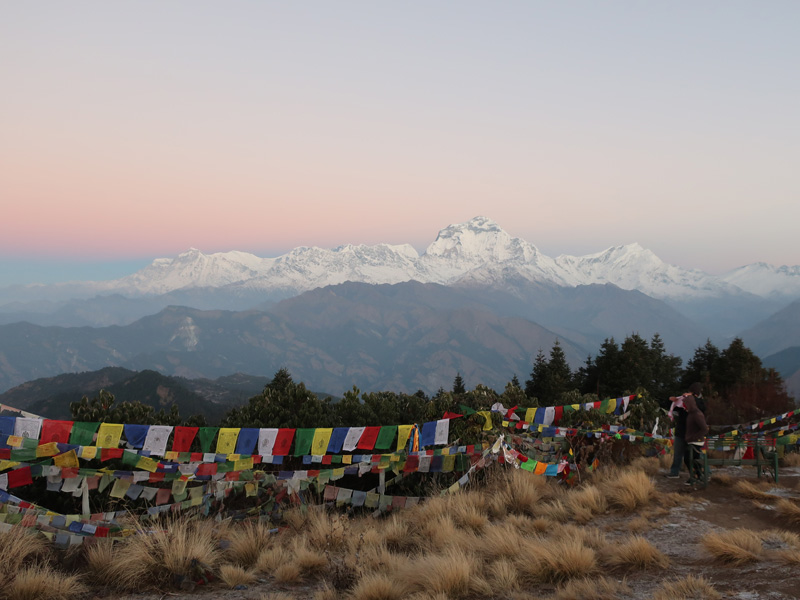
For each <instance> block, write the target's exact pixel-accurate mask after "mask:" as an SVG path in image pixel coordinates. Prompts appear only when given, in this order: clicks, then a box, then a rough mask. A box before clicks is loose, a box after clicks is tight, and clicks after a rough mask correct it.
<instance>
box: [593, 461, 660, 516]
mask: <svg viewBox="0 0 800 600" xmlns="http://www.w3.org/2000/svg"><path fill="white" fill-rule="evenodd" d="M600 489H601V490H602V491H603V493H604V494H605V496H606V498H607V499H608V503H609V504H610V505H611V506H614V507H616V508H619V509H621V510H623V511H626V512H633V511H634V510H636V509H637V508H640V507H642V506H646V505H647V503H648V502H650V499H651V498H652V497H653V496H654V495H655V484H654V483H653V480H652V479H650V478H649V477H648V476H647V475H646V474H645V473H644V471H640V470H624V471H619V470H616V476H615V477H610V478H608V479H604V480H603V481H602V482H601V483H600Z"/></svg>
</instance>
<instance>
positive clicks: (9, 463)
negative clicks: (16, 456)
mask: <svg viewBox="0 0 800 600" xmlns="http://www.w3.org/2000/svg"><path fill="white" fill-rule="evenodd" d="M18 464H19V461H16V460H0V471H5V470H6V469H11V468H13V467H16V466H17V465H18Z"/></svg>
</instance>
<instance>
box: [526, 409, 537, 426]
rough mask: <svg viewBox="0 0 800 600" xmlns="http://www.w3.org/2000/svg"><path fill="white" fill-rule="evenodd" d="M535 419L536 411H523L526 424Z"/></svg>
mask: <svg viewBox="0 0 800 600" xmlns="http://www.w3.org/2000/svg"><path fill="white" fill-rule="evenodd" d="M535 417H536V409H535V408H529V409H528V410H526V411H525V420H526V421H527V422H528V423H533V419H534V418H535Z"/></svg>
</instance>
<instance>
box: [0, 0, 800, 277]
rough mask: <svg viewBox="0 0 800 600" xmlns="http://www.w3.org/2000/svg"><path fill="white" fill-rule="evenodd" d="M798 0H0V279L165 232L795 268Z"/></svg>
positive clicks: (121, 252) (159, 249)
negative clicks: (477, 227) (442, 240)
mask: <svg viewBox="0 0 800 600" xmlns="http://www.w3.org/2000/svg"><path fill="white" fill-rule="evenodd" d="M799 29H800V3H798V2H795V1H785V2H782V1H773V2H769V3H758V2H751V1H748V2H741V1H735V0H734V1H728V0H726V1H724V2H723V1H709V2H702V3H697V2H688V1H682V2H681V1H679V2H669V3H652V2H647V3H645V2H633V1H631V2H604V3H595V2H588V1H587V2H569V3H544V2H507V3H490V2H469V1H466V2H464V1H460V2H436V3H432V2H403V3H399V2H398V3H382V2H381V3H378V2H344V3H339V2H320V1H317V2H314V1H311V2H267V1H264V2H255V1H253V2H242V1H232V2H204V1H197V0H192V1H174V2H163V1H160V0H159V1H137V2H107V1H96V2H81V1H72V2H61V1H58V2H55V1H52V2H10V1H6V2H2V3H0V85H1V86H2V88H1V92H2V93H0V208H2V210H1V211H0V285H8V284H12V283H28V282H33V281H60V280H68V279H107V278H112V277H119V276H122V275H124V274H127V273H130V272H132V271H133V270H135V269H136V268H138V267H141V266H144V265H145V264H147V263H148V262H150V260H152V259H153V258H155V257H159V256H174V255H176V254H178V253H179V252H181V251H183V250H185V249H187V248H189V247H196V248H200V249H201V250H203V251H204V252H216V251H223V250H234V249H236V250H244V251H249V252H253V253H255V254H258V255H261V256H276V255H278V254H281V253H283V252H285V251H287V250H289V249H291V248H293V247H295V246H299V245H309V246H310V245H316V246H322V247H333V246H337V245H340V244H345V243H354V244H358V243H366V244H373V243H377V242H389V243H406V242H407V243H411V244H413V245H414V246H415V247H417V248H418V249H419V250H423V249H424V247H425V246H426V245H427V244H429V243H430V242H432V241H433V240H434V239H435V237H436V234H437V232H438V230H439V229H441V228H443V227H445V226H447V225H449V224H451V223H458V222H463V221H466V220H468V219H470V218H472V217H474V216H476V215H486V216H488V217H491V218H492V219H494V220H495V221H497V222H498V223H499V224H500V226H502V227H503V228H504V229H506V230H507V231H508V232H509V233H510V234H512V235H515V236H519V237H522V238H524V239H526V240H528V241H530V242H532V243H533V244H535V245H536V246H538V247H539V249H540V250H542V251H543V252H544V253H546V254H549V255H551V256H556V255H558V254H561V253H566V254H576V255H580V254H587V253H590V252H598V251H601V250H603V249H605V248H607V247H609V246H613V245H619V244H625V243H630V242H639V243H640V244H641V245H642V246H644V247H646V248H649V249H651V250H653V252H655V253H656V254H657V255H658V256H659V257H661V258H662V259H663V260H665V261H667V262H669V263H672V264H677V265H680V266H683V267H687V268H700V269H703V270H706V271H708V272H711V273H720V272H723V271H725V270H728V269H731V268H734V267H737V266H741V265H743V264H748V263H752V262H756V261H765V262H770V263H773V264H776V265H781V264H789V265H796V264H800V240H799V239H798V233H797V232H798V227H799V225H798V224H800V111H798V106H800V77H799V76H798V64H800V36H798V35H797V32H798V30H799Z"/></svg>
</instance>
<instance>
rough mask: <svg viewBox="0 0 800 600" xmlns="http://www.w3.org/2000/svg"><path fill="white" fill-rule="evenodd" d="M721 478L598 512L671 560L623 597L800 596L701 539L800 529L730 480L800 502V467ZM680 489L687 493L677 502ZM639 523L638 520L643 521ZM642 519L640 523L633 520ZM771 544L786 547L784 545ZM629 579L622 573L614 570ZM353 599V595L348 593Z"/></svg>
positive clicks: (769, 568) (678, 483)
mask: <svg viewBox="0 0 800 600" xmlns="http://www.w3.org/2000/svg"><path fill="white" fill-rule="evenodd" d="M714 473H715V474H718V475H722V477H717V478H716V480H713V479H712V482H711V483H710V484H709V486H708V487H707V488H705V489H702V488H700V487H696V488H695V487H691V486H687V485H685V484H684V481H685V479H686V475H685V474H684V475H683V476H682V478H681V479H678V480H674V479H666V478H664V477H663V474H664V471H661V472H660V473H659V474H657V475H654V476H653V481H654V482H655V485H656V488H657V498H656V500H655V501H654V502H653V503H652V504H651V505H650V506H648V507H645V508H643V509H642V510H640V511H639V512H638V513H633V514H622V513H614V512H610V513H607V514H605V515H601V516H600V517H597V518H595V519H594V520H593V521H592V522H591V523H590V524H589V525H591V526H594V527H598V528H600V529H601V530H602V531H603V532H604V533H605V535H606V536H607V538H608V539H610V540H614V539H615V538H617V537H618V538H619V539H622V538H623V537H627V536H630V535H631V533H638V534H639V535H642V536H644V537H645V538H646V539H647V540H648V541H650V542H651V543H652V544H653V545H655V546H656V547H657V548H658V549H659V550H661V551H662V552H664V553H665V554H666V555H667V556H668V557H669V559H670V564H669V567H667V568H666V569H664V570H662V571H655V572H654V571H636V572H633V573H631V574H629V575H627V576H625V581H626V582H627V584H628V585H629V586H630V588H631V592H630V593H629V594H625V595H622V596H620V598H628V599H631V600H639V599H642V600H644V599H648V598H652V595H653V593H654V592H655V591H656V590H657V589H658V587H659V585H660V584H661V583H662V582H663V581H664V580H665V579H676V578H682V577H685V576H687V575H690V574H691V575H695V576H703V577H705V578H706V579H707V580H709V581H710V582H711V583H712V584H713V586H714V588H715V589H716V590H717V591H718V592H719V593H720V594H721V596H722V598H724V599H728V600H733V599H737V600H751V599H761V598H763V599H768V600H778V599H784V598H800V578H799V577H798V567H797V566H787V565H785V564H782V563H780V562H778V561H777V560H775V559H774V558H773V557H771V556H770V554H769V553H766V554H765V555H764V556H763V557H762V558H761V559H760V560H758V561H756V562H753V563H752V564H745V565H743V566H731V565H726V564H724V563H720V562H716V561H714V560H713V559H712V557H711V555H710V554H708V552H706V551H705V550H704V548H703V546H702V545H701V543H700V540H701V538H702V537H703V536H704V535H705V534H707V533H709V532H711V531H721V530H729V529H736V528H746V529H751V530H753V531H756V532H763V531H764V530H768V529H784V530H786V531H791V532H794V533H800V526H798V525H792V524H789V523H786V522H784V521H783V520H782V519H781V517H780V515H779V514H778V513H777V511H776V510H775V509H774V507H772V506H770V505H769V503H762V502H759V501H754V500H752V499H749V498H746V497H744V496H742V495H741V494H739V493H737V492H736V491H735V490H734V489H733V488H732V486H731V485H730V479H729V478H732V479H734V480H737V481H738V480H741V479H746V480H748V481H750V482H754V483H759V484H760V486H762V489H763V491H765V492H768V493H770V494H773V495H775V496H779V497H785V498H791V499H795V500H800V468H798V467H795V468H782V469H781V472H780V484H779V485H774V484H772V485H768V484H767V483H765V482H766V481H767V480H765V479H764V478H762V480H761V482H759V480H758V479H756V476H755V470H754V469H753V468H749V467H726V468H721V469H716V470H715V471H714ZM672 493H676V494H678V495H679V496H680V498H679V499H678V501H677V502H678V503H677V505H674V506H670V507H668V506H665V504H667V505H669V504H675V502H674V500H675V496H672V495H671V494H672ZM658 497H662V498H665V499H666V498H672V499H673V501H671V502H664V503H661V504H660V503H659V498H658ZM637 519H638V521H637V523H636V524H634V523H633V521H635V520H637ZM634 525H635V526H634ZM775 544H777V545H775V547H770V545H769V543H768V544H767V548H768V549H776V550H778V549H780V547H779V546H780V543H779V542H776V543H775ZM611 576H612V577H615V578H616V579H622V577H623V576H622V575H611ZM318 586H319V584H318V583H313V582H306V583H303V584H296V585H287V584H277V583H276V582H274V581H273V580H271V579H262V580H260V581H259V582H258V583H256V584H254V585H251V586H248V587H247V588H246V589H241V590H231V589H226V588H225V587H224V585H223V584H222V583H221V582H214V583H211V584H209V585H204V586H198V587H196V588H194V589H193V590H191V591H189V590H185V591H174V592H162V593H144V594H130V595H120V594H110V593H109V594H102V593H101V594H99V595H95V596H93V597H94V598H98V599H101V598H102V599H110V598H115V599H119V600H122V599H123V598H125V599H136V600H162V599H175V600H209V599H211V598H215V599H216V598H219V599H223V600H250V599H261V598H264V597H265V596H266V598H269V597H270V595H271V594H278V593H283V594H286V595H288V596H289V597H294V598H310V597H311V596H312V595H313V593H314V591H315V590H316V589H318ZM555 590H556V587H555V586H554V585H545V584H543V585H541V586H537V587H536V588H535V589H530V590H526V592H525V593H524V595H523V597H529V598H547V597H549V596H551V595H552V594H553V593H554V591H555ZM340 597H342V598H347V593H346V592H343V593H342V594H341V596H340ZM511 597H513V598H515V599H517V598H520V594H519V592H517V593H514V594H508V593H504V592H503V590H498V592H497V594H496V595H494V596H491V598H497V599H501V598H511Z"/></svg>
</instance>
